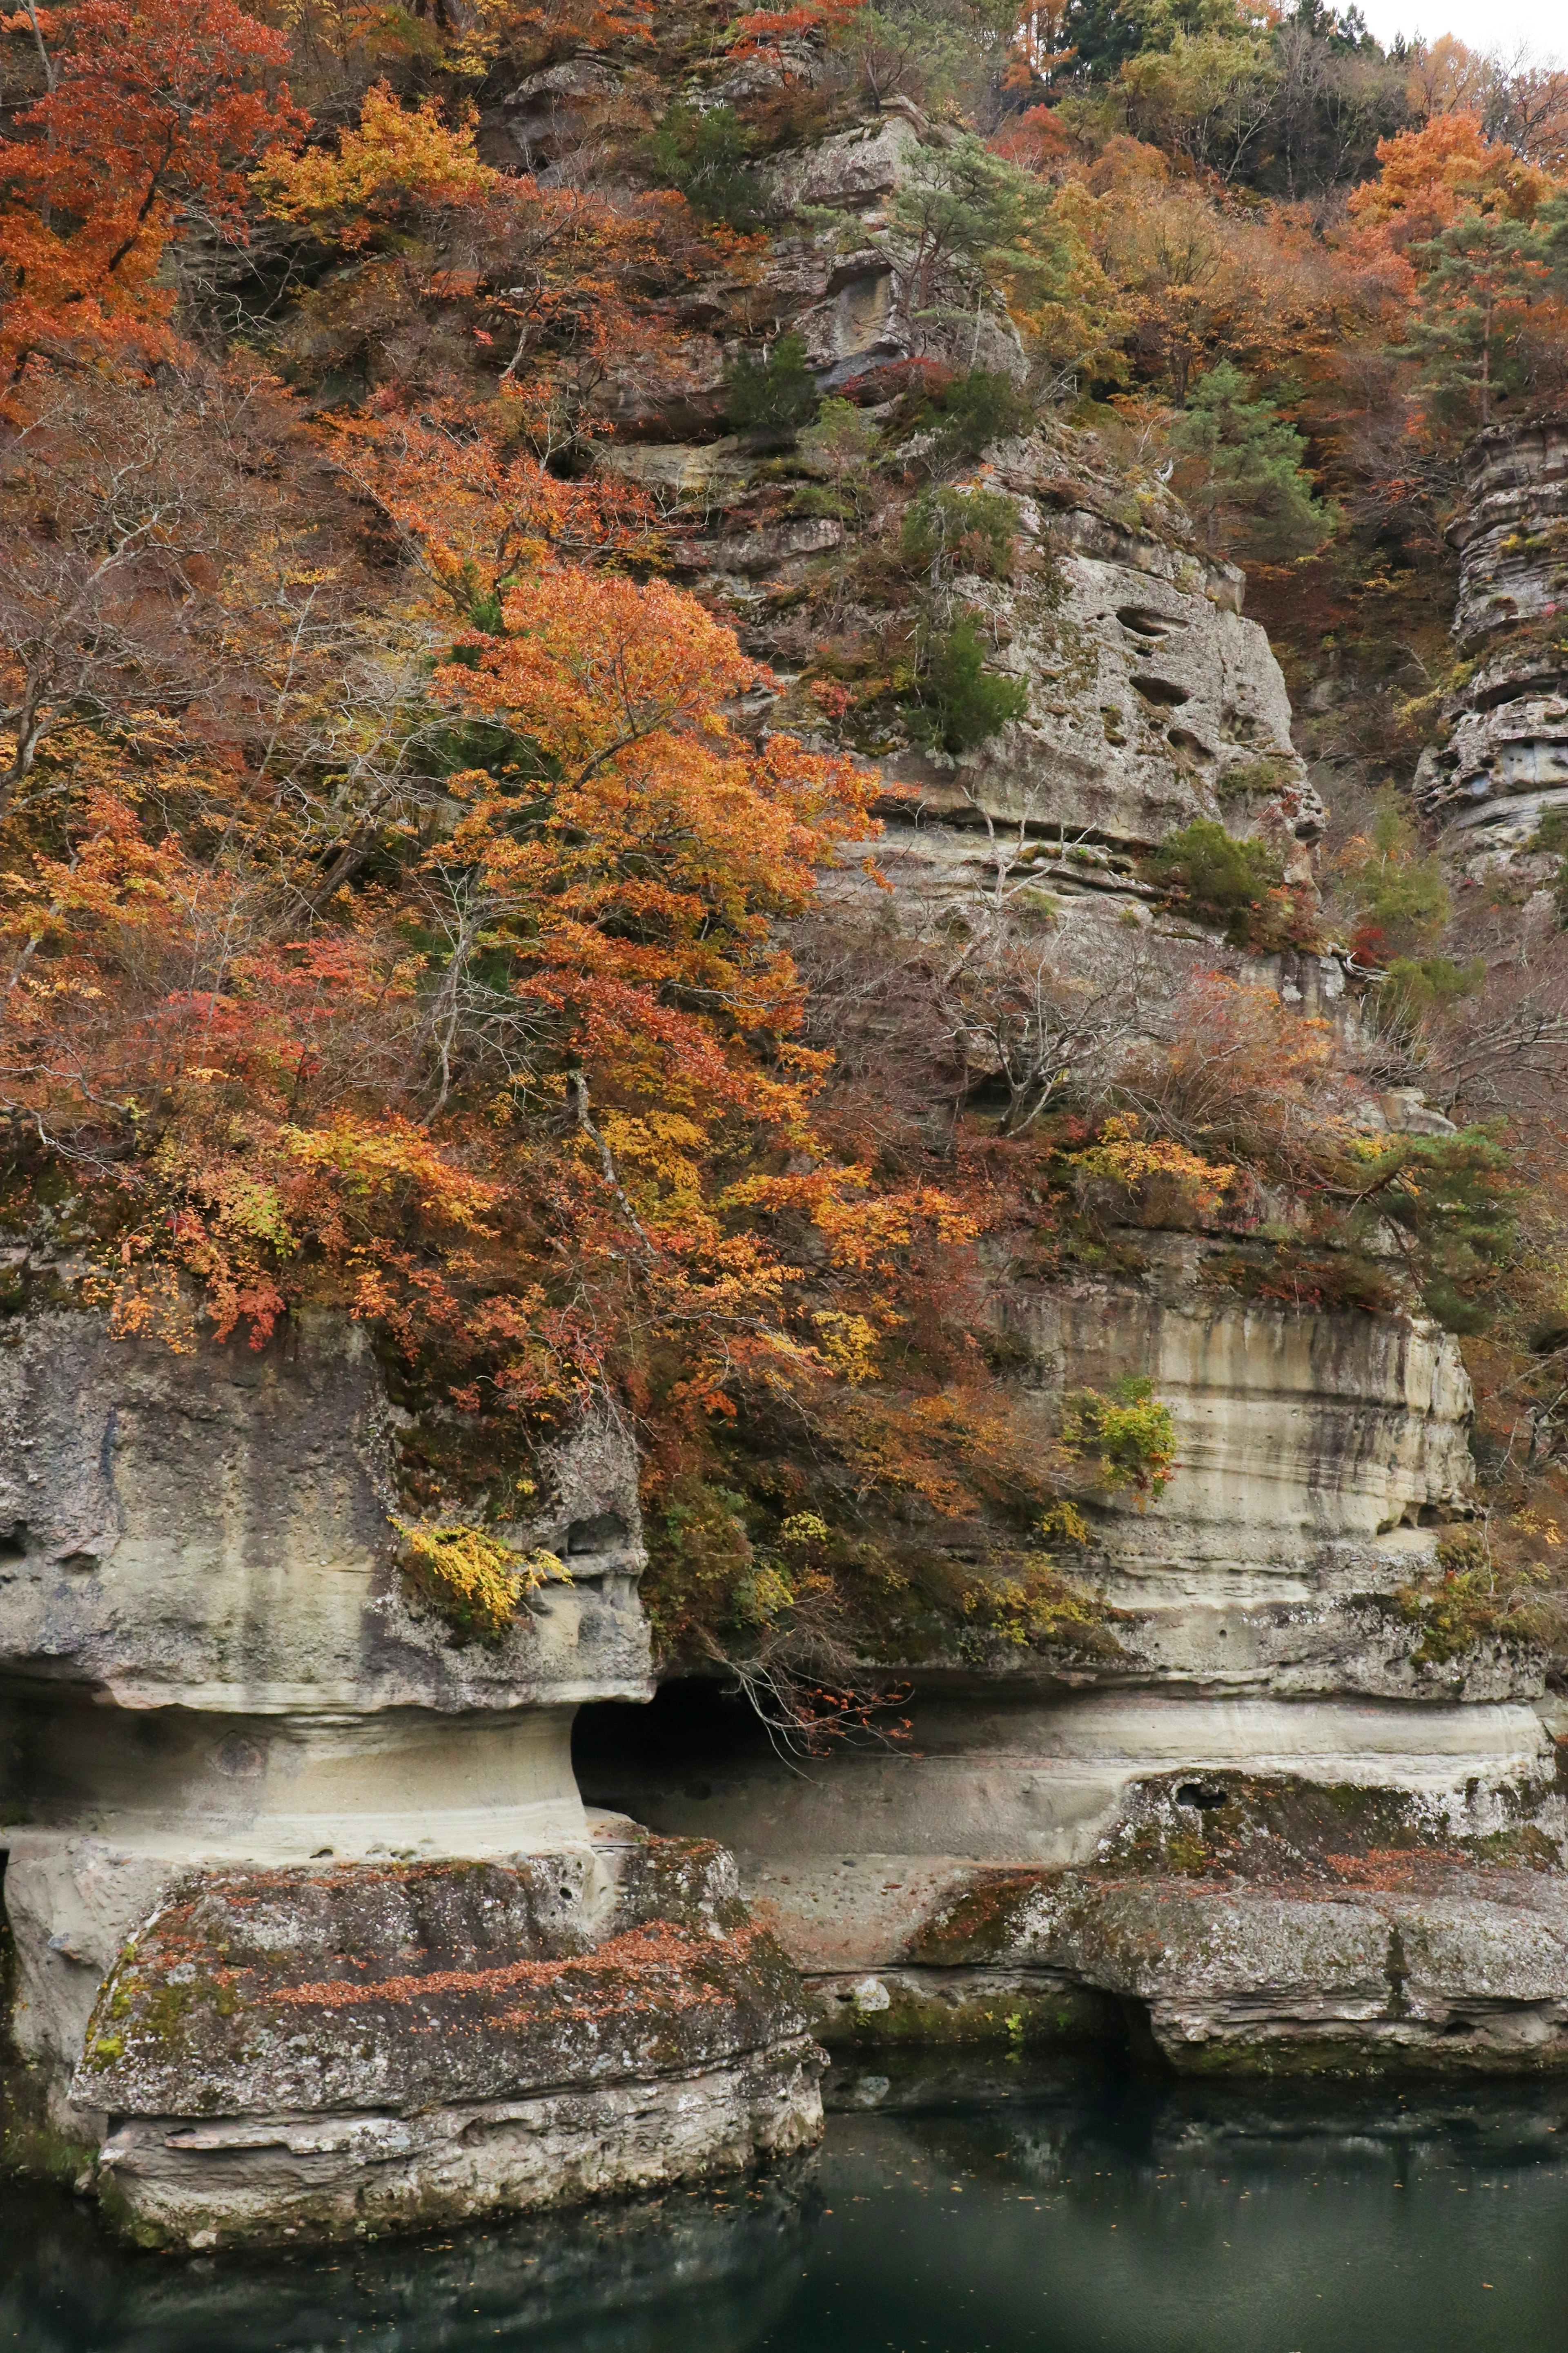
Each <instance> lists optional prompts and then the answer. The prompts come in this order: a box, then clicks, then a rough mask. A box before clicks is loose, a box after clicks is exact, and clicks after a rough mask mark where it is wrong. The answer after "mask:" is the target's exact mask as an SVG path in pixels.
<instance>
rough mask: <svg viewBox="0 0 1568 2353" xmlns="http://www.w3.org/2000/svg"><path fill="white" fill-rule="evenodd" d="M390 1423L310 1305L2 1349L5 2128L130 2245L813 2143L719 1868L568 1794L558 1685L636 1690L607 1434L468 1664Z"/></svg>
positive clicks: (621, 1508) (597, 1433)
mask: <svg viewBox="0 0 1568 2353" xmlns="http://www.w3.org/2000/svg"><path fill="white" fill-rule="evenodd" d="M404 1419H405V1420H406V1417H405V1418H404ZM398 1437H399V1420H398V1417H397V1415H396V1414H395V1411H394V1409H392V1407H391V1406H390V1404H389V1401H388V1398H387V1396H386V1392H385V1389H384V1384H383V1382H382V1378H381V1375H380V1372H379V1369H378V1367H377V1366H376V1364H375V1362H374V1358H373V1357H372V1356H370V1354H369V1353H368V1351H367V1350H365V1349H364V1348H363V1345H361V1339H360V1335H359V1334H358V1333H357V1332H356V1331H355V1330H354V1329H353V1327H351V1326H348V1325H346V1324H343V1323H342V1322H338V1321H334V1320H333V1319H331V1318H322V1319H319V1320H313V1321H310V1322H307V1323H306V1324H305V1325H304V1327H303V1328H302V1329H297V1330H296V1331H295V1332H294V1333H293V1334H291V1335H290V1336H289V1338H288V1339H287V1340H284V1339H281V1338H280V1339H279V1340H276V1341H274V1342H273V1343H271V1344H270V1345H268V1347H266V1348H264V1349H262V1350H259V1351H252V1350H250V1349H248V1348H247V1347H244V1346H242V1345H231V1346H228V1347H219V1346H216V1345H214V1344H212V1343H210V1342H207V1343H198V1344H197V1345H196V1346H195V1349H194V1350H192V1351H190V1352H188V1353H184V1354H176V1353H174V1352H173V1351H171V1350H170V1349H169V1348H167V1347H165V1346H163V1345H160V1344H157V1343H130V1344H126V1343H117V1342H115V1341H113V1340H111V1339H110V1336H109V1335H108V1334H107V1332H106V1331H105V1329H104V1328H103V1325H102V1324H101V1323H100V1321H99V1320H98V1319H97V1318H95V1317H94V1316H92V1315H90V1314H81V1313H71V1312H67V1311H63V1310H58V1309H57V1310H52V1311H50V1312H47V1313H46V1314H38V1315H35V1316H28V1317H26V1318H24V1319H22V1320H21V1325H20V1329H19V1330H18V1331H16V1333H15V1335H14V1340H13V1345H11V1346H10V1347H9V1348H8V1349H7V1350H6V1352H5V1355H4V1356H3V1357H0V1465H3V1466H4V1467H3V1468H0V1525H3V1526H5V1528H6V1530H7V1531H8V1536H7V1545H6V1552H5V1558H4V1560H3V1562H0V1701H3V1704H4V1710H5V1730H6V1780H5V1799H4V1813H3V1817H0V1819H3V1820H4V1823H5V1828H4V1830H3V1831H0V1845H3V1846H4V1848H5V1851H6V1857H7V1861H6V1870H5V1910H6V1918H7V1925H8V1929H9V1936H10V1945H11V1951H10V1955H9V1964H10V1965H9V1969H8V1996H7V2011H8V2015H7V2021H6V2024H7V2042H8V2043H9V2045H10V2048H11V2052H12V2054H13V2059H14V2064H13V2066H12V2067H11V2069H10V2074H9V2081H8V2083H7V2084H6V2106H7V2110H8V2114H7V2119H6V2142H7V2146H8V2148H9V2150H10V2152H11V2154H12V2155H13V2156H14V2157H19V2158H22V2160H23V2161H25V2162H29V2163H32V2164H34V2165H39V2166H43V2167H45V2168H48V2169H51V2170H54V2171H57V2172H58V2171H64V2172H65V2173H66V2174H67V2175H68V2177H76V2176H78V2175H80V2177H81V2179H83V2181H84V2183H86V2184H89V2185H90V2186H92V2187H93V2188H94V2189H97V2190H98V2192H99V2193H100V2195H101V2196H102V2198H103V2200H104V2202H105V2205H106V2207H107V2209H108V2211H110V2213H111V2214H113V2215H114V2216H115V2217H116V2218H117V2219H119V2220H120V2221H121V2222H122V2223H123V2224H124V2225H125V2226H126V2227H127V2228H129V2229H130V2230H131V2231H132V2232H133V2233H134V2234H135V2235H136V2236H138V2237H141V2238H143V2239H147V2240H151V2241H156V2242H164V2243H172V2244H175V2245H186V2246H202V2245H207V2244H211V2243H215V2242H226V2241H228V2240H230V2239H233V2238H238V2237H244V2238H250V2239H258V2240H266V2239H268V2238H269V2237H273V2236H276V2235H278V2234H279V2233H280V2232H282V2233H294V2234H299V2233H301V2232H316V2233H326V2234H337V2233H348V2232H367V2231H368V2232H379V2231H383V2230H387V2229H392V2228H396V2227H404V2226H412V2225H414V2224H416V2223H417V2222H420V2221H430V2220H431V2219H433V2218H436V2217H440V2218H444V2219H457V2218H460V2217H462V2216H464V2215H467V2214H473V2213H478V2212H485V2211H493V2210H496V2209H504V2208H506V2207H508V2206H518V2207H521V2206H530V2205H537V2204H551V2203H557V2202H560V2201H562V2200H572V2199H574V2198H582V2197H588V2196H594V2195H597V2194H599V2193H601V2192H603V2191H605V2190H611V2189H627V2188H634V2187H637V2186H640V2185H643V2184H648V2183H657V2182H665V2181H670V2180H674V2179H682V2178H686V2177H689V2176H693V2175H705V2174H708V2173H710V2172H712V2171H714V2170H715V2169H723V2168H737V2167H743V2166H747V2165H749V2164H751V2163H752V2162H753V2161H754V2160H755V2159H756V2158H759V2157H762V2156H764V2155H772V2154H775V2153H778V2154H782V2153H784V2152H786V2151H788V2150H790V2149H793V2148H795V2147H800V2146H802V2145H803V2144H805V2143H809V2142H810V2141H811V2140H812V2139H813V2138H814V2137H815V2136H816V2132H817V2131H818V2130H819V2129H820V2118H821V2108H820V2101H819V2098H818V2094H817V2089H816V2075H817V2071H818V2065H819V2062H818V2058H817V2055H816V2050H815V2046H814V2045H813V2043H812V2042H811V2039H810V2034H809V2031H808V2025H809V2021H808V2019H807V2016H806V2012H805V2010H804V2009H803V2007H802V2003H801V1997H800V1988H799V1981H798V1978H797V1977H796V1975H795V1970H794V1968H793V1967H792V1965H791V1964H790V1963H789V1961H788V1960H787V1959H786V1958H785V1957H784V1954H783V1953H782V1952H781V1951H780V1950H779V1948H778V1947H776V1945H775V1944H773V1941H772V1940H771V1938H769V1937H768V1936H766V1935H765V1934H763V1933H762V1932H761V1931H759V1930H758V1929H757V1928H756V1926H754V1924H752V1922H751V1921H750V1919H749V1917H748V1915H747V1914H746V1911H745V1908H744V1905H743V1904H742V1902H741V1900H740V1899H739V1897H738V1895H737V1893H736V1889H735V1883H734V1873H733V1869H732V1866H731V1864H730V1862H729V1861H728V1858H727V1857H725V1856H724V1855H723V1854H721V1852H718V1851H717V1850H715V1849H714V1848H713V1847H712V1846H711V1844H710V1843H707V1842H703V1843H700V1844H696V1845H691V1844H688V1843H685V1842H681V1841H660V1840H650V1839H649V1837H648V1835H647V1832H646V1831H642V1830H640V1829H639V1828H637V1826H636V1825H634V1824H632V1823H628V1822H617V1821H615V1820H606V1819H605V1817H603V1816H597V1817H594V1816H590V1815H589V1814H588V1812H587V1811H586V1810H585V1809H584V1804H583V1800H582V1798H581V1795H580V1793H579V1791H578V1788H577V1784H576V1781H575V1779H574V1776H573V1771H572V1763H571V1754H570V1737H571V1726H572V1718H573V1715H574V1710H575V1707H576V1705H577V1704H578V1703H579V1702H580V1701H582V1700H583V1699H584V1698H598V1697H605V1696H611V1695H614V1696H618V1697H628V1698H629V1697H634V1696H635V1697H639V1698H640V1697H641V1696H643V1695H644V1694H646V1693H647V1691H648V1690H649V1688H650V1685H649V1683H648V1681H647V1621H646V1620H645V1618H644V1615H643V1612H642V1609H641V1607H640V1604H639V1602H638V1599H637V1578H638V1577H639V1575H640V1573H641V1567H642V1557H643V1556H642V1549H641V1531H640V1525H639V1522H638V1518H637V1479H636V1463H635V1458H634V1456H633V1454H632V1452H631V1450H630V1447H629V1445H628V1443H627V1441H626V1438H625V1436H624V1433H622V1432H621V1430H619V1429H618V1427H617V1426H616V1425H615V1424H614V1423H612V1422H608V1421H601V1422H598V1423H592V1422H590V1423H585V1424H584V1425H583V1426H581V1427H580V1428H579V1429H578V1430H576V1431H575V1432H574V1433H573V1434H571V1435H570V1436H568V1437H567V1438H566V1439H565V1440H563V1442H562V1443H561V1444H560V1445H559V1446H558V1447H557V1449H556V1450H555V1451H554V1454H553V1455H552V1457H551V1458H550V1459H549V1461H548V1462H547V1464H546V1465H545V1466H544V1468H545V1476H544V1479H543V1480H542V1482H540V1481H536V1482H534V1491H533V1492H531V1493H528V1494H527V1495H526V1496H523V1497H521V1499H520V1502H521V1508H520V1511H519V1515H518V1517H517V1519H516V1520H515V1521H513V1522H510V1523H501V1524H500V1525H502V1526H503V1527H504V1528H505V1532H506V1533H507V1534H508V1535H510V1537H512V1538H513V1539H514V1540H515V1542H516V1543H517V1545H518V1546H519V1547H520V1548H525V1549H538V1548H540V1547H543V1548H545V1549H546V1550H547V1551H548V1552H549V1554H550V1556H552V1560H553V1561H554V1563H555V1564H556V1567H554V1568H552V1569H551V1570H550V1572H549V1573H548V1574H547V1575H546V1577H545V1580H544V1582H543V1583H542V1585H541V1586H540V1588H538V1590H537V1591H536V1592H535V1593H534V1594H533V1595H531V1597H530V1601H529V1606H528V1607H527V1608H526V1609H524V1610H523V1611H522V1612H521V1614H520V1616H519V1618H518V1620H517V1621H516V1622H515V1623H514V1624H513V1625H512V1626H511V1627H510V1628H509V1629H508V1630H506V1631H505V1632H504V1633H503V1634H502V1635H500V1637H498V1638H496V1639H493V1640H490V1641H479V1640H471V1639H470V1640H464V1639H461V1637H460V1635H459V1633H458V1631H457V1630H455V1629H454V1627H453V1625H452V1624H451V1623H450V1622H449V1621H448V1620H447V1618H446V1616H444V1614H443V1611H442V1609H441V1608H440V1607H439V1606H438V1601H437V1599H433V1598H432V1597H431V1596H430V1595H429V1594H428V1593H426V1594H421V1593H419V1592H418V1591H416V1590H415V1589H414V1588H411V1587H410V1585H409V1584H408V1581H407V1579H406V1577H405V1574H404V1571H403V1568H402V1567H400V1565H399V1559H398V1554H399V1550H400V1546H399V1539H398V1536H397V1531H396V1528H395V1524H394V1514H395V1512H396V1498H395V1491H394V1485H393V1449H394V1447H395V1444H396V1443H397V1441H398Z"/></svg>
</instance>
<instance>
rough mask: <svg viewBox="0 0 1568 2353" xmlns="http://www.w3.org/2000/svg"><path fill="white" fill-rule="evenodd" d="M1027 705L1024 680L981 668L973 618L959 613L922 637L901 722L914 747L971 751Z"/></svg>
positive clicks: (981, 656)
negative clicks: (917, 663) (918, 664)
mask: <svg viewBox="0 0 1568 2353" xmlns="http://www.w3.org/2000/svg"><path fill="white" fill-rule="evenodd" d="M1028 707H1029V690H1028V688H1027V687H1026V685H1025V683H1024V681H1023V680H1022V679H1021V678H1007V677H1005V676H1003V675H1002V674H1001V673H1000V672H999V671H996V670H990V669H988V668H987V667H986V661H985V646H984V640H983V638H982V637H981V635H980V628H979V624H978V623H977V621H976V620H975V618H974V617H973V614H971V613H960V614H959V615H958V617H957V618H956V619H955V620H954V621H953V622H952V626H951V628H946V629H942V630H937V631H933V632H932V633H931V635H930V636H928V637H926V638H924V640H923V642H922V644H921V649H920V667H919V670H918V671H917V673H916V677H915V681H914V684H913V686H912V688H911V689H910V694H909V696H908V699H907V700H906V702H905V703H904V723H905V725H906V726H907V727H908V729H909V732H910V740H911V741H912V742H914V743H916V744H926V745H927V746H929V747H930V748H931V749H932V750H941V751H943V752H972V751H973V750H974V748H975V746H976V745H977V744H984V742H985V740H986V738H987V737H988V736H991V735H994V734H995V733H997V731H998V730H999V729H1000V728H1003V727H1005V726H1006V724H1007V723H1008V721H1009V720H1012V719H1021V718H1022V717H1023V715H1024V713H1025V712H1026V710H1027V709H1028Z"/></svg>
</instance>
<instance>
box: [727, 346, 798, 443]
mask: <svg viewBox="0 0 1568 2353" xmlns="http://www.w3.org/2000/svg"><path fill="white" fill-rule="evenodd" d="M725 380H726V382H727V384H728V385H729V388H730V422H731V425H732V426H733V427H735V429H736V431H737V432H739V433H746V432H752V431H755V430H758V429H762V430H763V431H769V432H784V433H793V432H797V431H798V430H799V428H800V427H802V426H803V425H809V424H810V423H811V420H812V418H813V417H815V416H816V410H817V390H816V378H815V377H814V376H813V375H812V373H811V369H810V366H809V365H808V364H807V361H806V355H805V338H804V337H803V336H801V335H798V334H797V333H796V332H795V330H794V328H793V327H792V328H791V330H790V332H789V333H788V334H787V335H781V336H780V337H779V339H778V341H777V343H775V344H774V345H773V350H772V351H771V352H770V353H769V354H768V356H767V358H766V359H765V360H763V361H761V362H758V361H756V360H753V359H748V358H745V357H742V358H741V359H739V360H737V361H736V363H735V364H734V366H733V367H732V368H731V370H730V373H729V375H728V376H727V378H726V379H725Z"/></svg>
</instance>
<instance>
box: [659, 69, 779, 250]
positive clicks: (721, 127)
mask: <svg viewBox="0 0 1568 2353" xmlns="http://www.w3.org/2000/svg"><path fill="white" fill-rule="evenodd" d="M652 145H653V164H654V169H655V171H656V172H657V173H658V175H659V177H660V179H661V180H663V181H665V182H666V183H667V184H668V185H669V186H670V187H672V188H679V191H680V193H681V195H683V196H684V197H685V198H686V201H687V203H688V204H689V205H690V206H693V207H694V208H695V210H696V211H698V212H700V213H702V214H704V215H705V216H706V217H707V218H708V219H709V220H721V221H724V222H727V223H728V225H729V226H730V227H731V228H738V229H751V228H754V227H756V226H757V223H758V222H759V221H760V220H761V218H762V208H763V185H762V182H761V181H760V180H759V179H758V177H757V174H755V173H754V172H752V171H750V170H748V169H747V165H746V159H747V157H748V156H749V155H750V153H751V152H752V139H751V133H750V132H748V131H747V129H746V126H745V124H744V123H743V122H742V121H741V118H740V116H739V115H738V114H737V113H736V112H735V111H734V109H733V108H732V107H729V106H715V107H710V109H709V111H707V113H706V114H700V113H699V112H698V111H697V109H696V108H695V107H692V106H688V105H687V104H686V103H685V101H684V100H677V102H676V104H675V105H674V106H672V107H671V108H670V109H669V111H668V113H667V114H666V115H665V117H664V120H663V121H661V122H660V124H659V126H658V130H657V131H656V132H654V134H653V142H652Z"/></svg>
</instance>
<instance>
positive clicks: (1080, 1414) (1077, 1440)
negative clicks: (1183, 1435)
mask: <svg viewBox="0 0 1568 2353" xmlns="http://www.w3.org/2000/svg"><path fill="white" fill-rule="evenodd" d="M1065 1408H1066V1409H1065V1411H1064V1413H1063V1416H1062V1446H1063V1449H1064V1451H1066V1453H1067V1454H1068V1456H1070V1457H1071V1459H1072V1460H1073V1461H1080V1462H1081V1461H1088V1460H1089V1458H1090V1457H1091V1456H1092V1457H1093V1458H1094V1468H1095V1473H1096V1477H1097V1479H1098V1482H1099V1484H1100V1486H1102V1487H1110V1488H1120V1487H1131V1489H1132V1490H1133V1491H1134V1493H1137V1494H1138V1495H1139V1496H1149V1495H1159V1494H1161V1493H1163V1491H1164V1489H1165V1487H1166V1485H1167V1483H1168V1482H1169V1480H1170V1476H1171V1467H1172V1465H1173V1462H1174V1461H1175V1459H1176V1425H1175V1422H1174V1420H1173V1418H1172V1414H1171V1409H1170V1407H1169V1406H1168V1405H1163V1404H1162V1403H1161V1401H1160V1399H1159V1398H1157V1397H1156V1396H1155V1395H1154V1385H1153V1383H1152V1381H1148V1380H1143V1379H1142V1378H1140V1377H1138V1376H1137V1375H1136V1374H1131V1373H1127V1374H1123V1376H1122V1377H1121V1379H1120V1380H1118V1381H1114V1382H1113V1383H1112V1384H1111V1394H1110V1397H1105V1396H1103V1395H1102V1394H1101V1392H1100V1390H1099V1389H1074V1390H1072V1391H1070V1392H1069V1394H1068V1397H1067V1398H1066V1400H1065Z"/></svg>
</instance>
